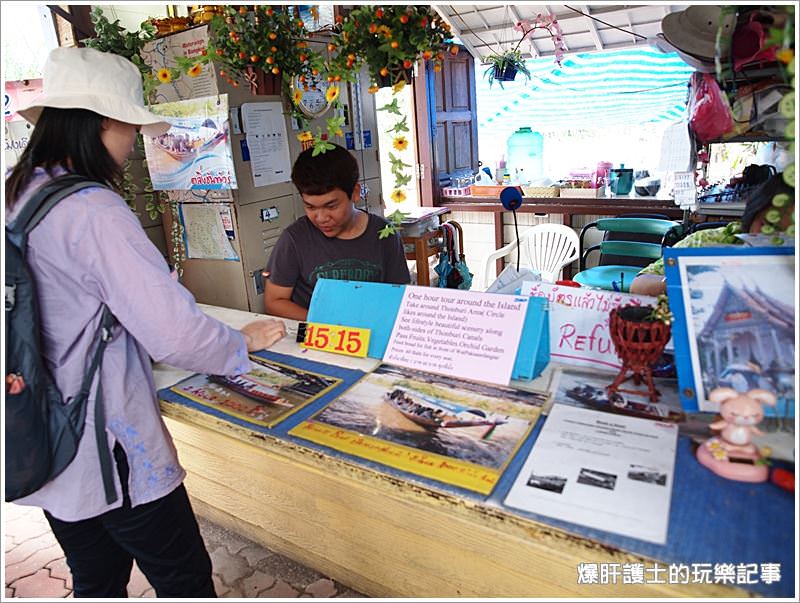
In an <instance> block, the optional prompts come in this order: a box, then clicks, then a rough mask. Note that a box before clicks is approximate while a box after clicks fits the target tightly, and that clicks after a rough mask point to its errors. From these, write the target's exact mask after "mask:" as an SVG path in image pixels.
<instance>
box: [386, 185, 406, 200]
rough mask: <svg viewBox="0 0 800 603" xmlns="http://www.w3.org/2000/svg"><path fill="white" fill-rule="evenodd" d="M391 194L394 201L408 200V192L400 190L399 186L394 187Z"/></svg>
mask: <svg viewBox="0 0 800 603" xmlns="http://www.w3.org/2000/svg"><path fill="white" fill-rule="evenodd" d="M389 196H390V197H391V198H392V201H394V202H395V203H402V202H403V201H405V200H406V194H405V193H404V192H403V191H402V190H400V189H399V188H396V189H394V190H393V191H392V194H391V195H389Z"/></svg>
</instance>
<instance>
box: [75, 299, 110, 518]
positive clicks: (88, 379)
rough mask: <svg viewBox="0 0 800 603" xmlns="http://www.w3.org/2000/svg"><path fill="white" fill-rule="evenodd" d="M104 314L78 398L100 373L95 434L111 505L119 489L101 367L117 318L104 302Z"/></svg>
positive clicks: (106, 493) (87, 391)
mask: <svg viewBox="0 0 800 603" xmlns="http://www.w3.org/2000/svg"><path fill="white" fill-rule="evenodd" d="M102 307H103V314H102V316H101V317H100V327H99V328H98V329H97V335H96V339H97V349H95V352H94V357H93V358H92V364H91V366H89V370H88V371H87V372H86V374H85V375H84V377H83V383H82V384H81V389H80V391H79V392H78V399H86V398H88V397H89V390H90V389H91V387H92V381H93V380H94V376H95V373H97V374H98V378H97V396H96V397H95V401H94V434H95V441H96V442H97V454H98V456H99V457H100V472H101V473H102V475H103V489H104V491H105V495H106V503H108V504H109V505H110V504H111V503H113V502H114V501H116V500H117V491H116V488H114V466H113V463H112V462H111V452H109V450H108V439H107V437H106V414H105V404H104V402H103V383H102V375H103V373H102V372H101V371H100V367H101V365H102V364H103V354H104V353H105V351H106V345H107V344H108V342H109V341H110V340H111V328H112V327H113V326H114V325H116V324H117V319H116V318H115V317H114V315H113V314H112V313H111V310H109V309H108V306H107V305H105V304H103V305H102Z"/></svg>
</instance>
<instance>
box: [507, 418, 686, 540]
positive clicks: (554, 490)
mask: <svg viewBox="0 0 800 603" xmlns="http://www.w3.org/2000/svg"><path fill="white" fill-rule="evenodd" d="M677 439H678V426H677V425H674V424H669V423H662V422H659V421H650V420H647V419H637V418H635V417H626V416H620V415H610V414H608V413H603V412H598V411H594V410H588V409H585V408H576V407H572V406H565V405H563V404H555V405H554V406H553V409H552V410H551V412H550V415H549V416H548V417H547V421H546V423H545V424H544V427H543V428H542V431H541V433H540V434H539V437H538V438H537V440H536V443H535V444H534V445H533V449H532V450H531V453H530V455H529V456H528V459H527V460H526V461H525V464H524V465H523V467H522V469H521V470H520V472H519V475H518V476H517V479H516V481H515V482H514V484H513V486H512V487H511V490H510V491H509V493H508V496H507V497H506V499H505V504H506V506H508V507H513V508H515V509H522V510H523V511H528V512H531V513H536V514H538V515H544V516H547V517H553V518H556V519H560V520H563V521H569V522H572V523H577V524H581V525H585V526H589V527H592V528H597V529H600V530H606V531H608V532H614V533H616V534H623V535H625V536H630V537H632V538H638V539H640V540H646V541H648V542H655V543H658V544H664V543H666V541H667V527H668V523H669V506H670V499H671V498H672V481H673V476H674V472H675V450H676V446H677Z"/></svg>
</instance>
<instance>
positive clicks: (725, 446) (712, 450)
mask: <svg viewBox="0 0 800 603" xmlns="http://www.w3.org/2000/svg"><path fill="white" fill-rule="evenodd" d="M708 398H709V400H710V401H711V402H717V403H719V405H720V407H719V414H720V417H721V418H720V419H718V420H717V421H714V422H713V423H711V425H710V427H711V429H713V430H714V431H719V432H720V433H719V436H714V437H712V438H710V439H708V440H706V441H705V442H704V443H703V444H702V445H701V446H700V447H699V448H698V449H697V460H698V461H700V463H701V464H702V465H704V466H706V467H708V468H709V469H711V471H713V472H714V473H716V474H717V475H720V476H722V477H725V478H727V479H732V480H737V481H744V482H762V481H765V480H766V479H767V477H768V475H769V468H768V467H767V464H766V462H765V461H764V460H763V459H762V457H761V454H760V453H759V451H758V448H757V447H756V445H755V444H753V442H752V438H753V436H758V435H762V432H761V430H759V429H758V428H757V427H756V425H758V424H759V423H760V422H761V421H762V419H763V418H764V409H763V406H762V405H764V404H766V405H769V406H774V405H775V403H776V401H777V398H776V397H775V394H773V393H772V392H769V391H767V390H764V389H751V390H750V391H749V392H746V393H740V392H737V391H736V390H735V389H731V388H729V387H718V388H716V389H714V390H712V391H711V393H710V394H709V396H708Z"/></svg>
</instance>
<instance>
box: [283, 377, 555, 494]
mask: <svg viewBox="0 0 800 603" xmlns="http://www.w3.org/2000/svg"><path fill="white" fill-rule="evenodd" d="M547 397H548V396H547V394H545V393H532V392H520V391H516V390H512V389H510V388H500V387H496V386H490V385H480V384H477V383H469V382H466V381H462V380H460V379H453V378H450V377H442V376H437V375H433V374H430V373H425V372H422V371H415V370H411V369H404V368H399V367H392V366H387V365H382V366H380V367H378V368H377V369H376V370H375V371H374V372H372V373H369V374H367V375H365V376H364V377H363V378H362V379H361V380H360V381H359V382H358V383H356V384H355V385H354V386H353V387H351V388H350V389H349V390H347V391H346V392H345V393H344V394H342V395H341V396H339V397H338V398H336V400H334V401H333V402H331V403H330V404H329V405H328V406H326V407H325V408H324V409H322V410H321V411H320V412H318V413H317V414H315V415H314V416H312V417H311V418H310V419H309V420H307V421H304V422H302V423H300V424H299V425H297V426H296V427H294V428H293V429H292V430H290V432H289V434H290V435H293V436H297V437H298V438H303V439H306V440H310V441H312V442H315V443H317V444H321V445H323V446H327V447H329V448H332V449H334V450H339V451H341V452H344V453H345V454H349V455H352V456H355V457H359V458H363V459H367V460H371V461H375V462H378V463H381V464H383V465H386V466H389V467H393V468H395V469H399V470H401V471H406V472H408V473H411V474H414V475H418V476H420V477H425V478H428V479H432V480H435V481H439V482H442V483H445V484H450V485H453V486H459V487H461V488H465V489H468V490H473V491H476V492H480V493H483V494H489V493H490V492H491V491H492V489H493V488H494V486H495V484H496V483H497V481H498V479H499V478H500V476H501V475H502V473H503V470H504V469H505V467H506V466H507V464H508V462H509V461H510V460H511V458H512V457H513V455H514V453H515V452H516V450H517V449H518V448H519V446H520V445H521V443H522V441H523V440H524V439H525V437H526V436H527V435H528V433H529V432H530V430H531V428H532V426H533V424H534V423H535V421H536V419H537V418H538V416H539V414H540V413H541V410H542V406H543V405H544V403H545V402H546V401H547Z"/></svg>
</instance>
